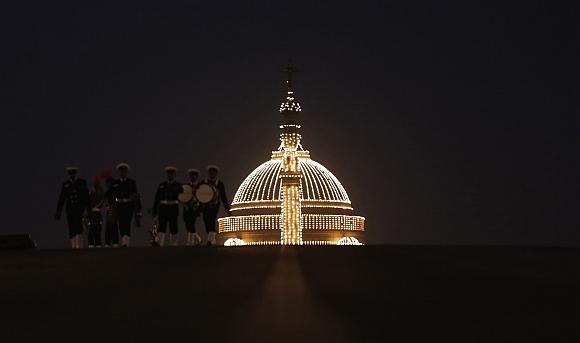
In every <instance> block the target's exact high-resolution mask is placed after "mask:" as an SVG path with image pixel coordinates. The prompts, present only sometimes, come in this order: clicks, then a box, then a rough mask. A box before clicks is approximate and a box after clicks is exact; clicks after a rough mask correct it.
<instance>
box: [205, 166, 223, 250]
mask: <svg viewBox="0 0 580 343" xmlns="http://www.w3.org/2000/svg"><path fill="white" fill-rule="evenodd" d="M207 174H208V177H207V178H206V179H205V180H203V183H208V184H211V185H213V186H214V187H215V189H216V190H217V201H214V202H211V203H208V204H206V205H204V206H202V208H201V210H202V213H203V223H204V225H205V229H206V231H207V245H215V244H216V239H215V235H216V233H215V226H216V220H217V215H218V211H219V209H220V203H221V204H223V206H224V208H225V209H226V211H227V213H228V215H229V214H230V203H229V202H228V198H227V197H226V187H225V185H224V183H223V182H222V181H221V180H220V179H218V174H219V167H218V166H215V165H209V166H207Z"/></svg>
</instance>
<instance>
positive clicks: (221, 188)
mask: <svg viewBox="0 0 580 343" xmlns="http://www.w3.org/2000/svg"><path fill="white" fill-rule="evenodd" d="M204 182H206V183H211V184H212V185H214V186H215V188H216V189H217V191H218V201H217V204H216V205H217V207H218V208H219V206H220V202H221V203H222V204H223V205H224V208H225V209H226V210H227V211H229V210H230V202H229V201H228V197H227V196H226V186H225V185H224V183H223V182H222V180H220V179H216V180H210V179H205V181H204Z"/></svg>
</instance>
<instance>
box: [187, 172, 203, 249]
mask: <svg viewBox="0 0 580 343" xmlns="http://www.w3.org/2000/svg"><path fill="white" fill-rule="evenodd" d="M187 174H188V175H189V182H188V183H187V185H188V186H189V187H191V189H192V190H193V191H195V189H196V188H197V184H198V177H199V170H197V169H189V170H188V171H187ZM199 211H200V209H199V202H198V201H197V199H196V198H195V197H192V199H191V200H190V201H189V202H188V203H185V204H183V221H184V222H185V227H186V228H187V243H186V244H187V245H197V244H199V243H200V242H201V238H200V237H199V235H198V234H197V232H195V221H196V220H197V217H198V216H199Z"/></svg>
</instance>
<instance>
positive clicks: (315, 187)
mask: <svg viewBox="0 0 580 343" xmlns="http://www.w3.org/2000/svg"><path fill="white" fill-rule="evenodd" d="M298 164H299V165H300V170H301V171H302V178H301V179H300V189H301V193H300V200H301V202H302V204H303V205H314V204H319V205H320V206H324V205H329V206H330V205H333V206H338V207H344V208H348V209H351V208H352V207H351V203H350V199H349V198H348V194H347V193H346V191H345V190H344V187H343V186H342V185H341V184H340V182H339V181H338V179H337V178H336V177H335V176H334V175H333V174H332V173H331V172H330V171H329V170H328V169H326V168H325V167H324V166H323V165H322V164H320V163H318V162H316V161H314V160H312V159H310V158H309V156H308V154H307V152H303V153H302V157H298ZM281 167H282V158H281V157H277V156H276V154H274V155H273V156H272V159H271V160H270V161H267V162H264V163H262V164H261V165H260V166H258V167H257V168H256V169H254V171H253V172H251V173H250V175H248V177H246V179H245V180H244V182H242V184H241V185H240V187H239V188H238V191H237V192H236V195H235V196H234V200H233V202H232V207H233V208H243V207H247V206H259V205H260V204H267V205H270V206H278V207H279V206H281V202H282V198H281V193H282V182H281V179H280V170H281Z"/></svg>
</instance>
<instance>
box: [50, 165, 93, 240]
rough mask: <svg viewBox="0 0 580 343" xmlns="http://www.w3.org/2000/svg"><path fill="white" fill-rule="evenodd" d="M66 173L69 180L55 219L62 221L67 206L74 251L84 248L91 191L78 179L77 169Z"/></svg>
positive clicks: (85, 183)
mask: <svg viewBox="0 0 580 343" xmlns="http://www.w3.org/2000/svg"><path fill="white" fill-rule="evenodd" d="M66 171H67V173H68V175H69V179H68V180H66V181H65V182H63V184H62V189H61V191H60V195H59V197H58V204H57V206H56V214H55V215H54V218H55V219H56V220H60V218H61V214H62V208H63V206H64V205H65V204H66V219H67V224H68V232H69V238H70V241H71V246H72V248H73V249H80V248H82V246H83V214H84V212H85V210H86V209H87V206H88V203H89V201H88V199H89V189H88V187H87V182H86V181H85V180H83V179H81V178H78V177H77V172H78V168H77V167H67V168H66Z"/></svg>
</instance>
